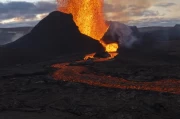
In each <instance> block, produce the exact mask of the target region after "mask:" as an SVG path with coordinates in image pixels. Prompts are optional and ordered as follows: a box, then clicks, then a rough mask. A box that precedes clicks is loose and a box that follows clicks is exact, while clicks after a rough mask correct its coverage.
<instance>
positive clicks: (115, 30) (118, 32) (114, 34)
mask: <svg viewBox="0 0 180 119" xmlns="http://www.w3.org/2000/svg"><path fill="white" fill-rule="evenodd" d="M109 24H110V27H109V33H108V35H110V36H111V38H112V39H111V40H113V41H114V42H118V43H119V45H120V46H124V47H127V48H131V47H132V45H133V44H134V43H135V42H136V41H137V38H136V37H135V36H133V31H132V30H131V28H130V27H129V26H127V25H125V24H123V23H120V22H114V21H113V22H109Z"/></svg>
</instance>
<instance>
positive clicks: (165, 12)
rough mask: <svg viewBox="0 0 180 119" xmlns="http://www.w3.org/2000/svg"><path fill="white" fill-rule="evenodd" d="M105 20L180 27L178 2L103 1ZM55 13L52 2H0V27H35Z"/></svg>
mask: <svg viewBox="0 0 180 119" xmlns="http://www.w3.org/2000/svg"><path fill="white" fill-rule="evenodd" d="M104 1H105V2H104V14H105V18H106V19H107V20H111V21H120V22H123V23H126V24H129V25H137V26H149V25H158V24H159V25H165V26H166V25H174V24H176V23H179V18H180V14H179V13H178V12H177V11H179V10H180V1H179V0H173V1H171V2H169V0H104ZM54 10H56V3H55V2H54V3H53V2H43V1H41V2H36V3H32V2H17V1H16V2H8V3H2V2H0V27H7V26H8V27H11V26H16V25H17V26H19V25H20V26H23V25H25V26H30V25H35V24H36V23H37V22H38V21H39V20H41V19H42V18H44V17H45V16H46V15H47V14H48V13H49V12H51V11H54Z"/></svg>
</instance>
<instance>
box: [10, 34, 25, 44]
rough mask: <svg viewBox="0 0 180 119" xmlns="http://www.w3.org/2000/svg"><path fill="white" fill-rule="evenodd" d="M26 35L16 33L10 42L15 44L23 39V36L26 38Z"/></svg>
mask: <svg viewBox="0 0 180 119" xmlns="http://www.w3.org/2000/svg"><path fill="white" fill-rule="evenodd" d="M24 35H25V34H24V33H16V34H15V35H14V36H13V37H12V38H11V40H10V42H14V41H16V40H17V39H19V38H21V37H22V36H24Z"/></svg>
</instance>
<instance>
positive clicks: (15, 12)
mask: <svg viewBox="0 0 180 119" xmlns="http://www.w3.org/2000/svg"><path fill="white" fill-rule="evenodd" d="M55 9H56V4H55V3H50V2H36V3H30V2H9V3H0V23H1V24H0V26H6V25H7V24H8V26H9V25H10V24H11V23H12V24H15V23H16V24H17V25H19V23H21V22H22V23H23V22H24V23H26V25H32V23H36V22H35V21H38V20H40V19H42V18H43V17H44V16H46V15H47V14H48V13H49V12H51V11H53V10H55ZM2 24H4V25H2Z"/></svg>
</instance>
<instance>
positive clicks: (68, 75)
mask: <svg viewBox="0 0 180 119" xmlns="http://www.w3.org/2000/svg"><path fill="white" fill-rule="evenodd" d="M52 67H53V68H56V69H59V70H57V71H55V72H54V73H53V74H52V77H53V78H54V79H56V80H63V81H70V82H79V83H84V84H89V85H93V86H100V87H108V88H120V89H135V90H147V91H157V92H166V93H173V94H180V80H177V79H163V80H159V81H154V82H134V81H128V80H125V79H122V78H117V77H111V76H106V75H96V74H94V73H93V72H92V71H91V70H89V69H88V68H86V67H83V66H68V63H62V64H54V65H52ZM82 72H85V73H82Z"/></svg>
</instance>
